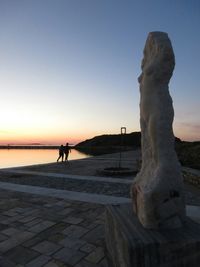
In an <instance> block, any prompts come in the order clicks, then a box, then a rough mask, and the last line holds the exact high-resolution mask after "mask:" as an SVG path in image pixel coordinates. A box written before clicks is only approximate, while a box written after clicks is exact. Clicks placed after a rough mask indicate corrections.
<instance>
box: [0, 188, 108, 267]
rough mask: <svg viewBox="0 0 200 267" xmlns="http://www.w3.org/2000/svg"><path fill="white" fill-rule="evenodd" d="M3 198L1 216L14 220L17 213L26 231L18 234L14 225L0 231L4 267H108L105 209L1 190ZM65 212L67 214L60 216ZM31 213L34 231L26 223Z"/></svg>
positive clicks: (10, 224) (0, 263)
mask: <svg viewBox="0 0 200 267" xmlns="http://www.w3.org/2000/svg"><path fill="white" fill-rule="evenodd" d="M0 195H1V204H0V216H1V215H2V214H4V213H6V214H7V215H4V216H6V217H7V218H13V217H15V216H13V212H16V217H17V216H18V215H20V216H24V220H23V219H19V221H18V223H19V224H20V225H21V226H26V228H27V230H26V231H22V230H19V229H18V228H15V227H14V224H15V223H16V222H13V221H8V224H7V225H3V226H4V227H3V228H2V229H1V228H0V229H1V230H0V235H1V236H2V237H3V238H2V239H0V253H1V254H0V255H1V257H0V266H1V267H14V266H15V267H17V266H18V267H20V266H21V267H22V266H23V267H40V266H46V267H55V266H59V267H60V266H63V267H64V266H65V267H67V266H69V267H73V266H87V267H90V266H93V267H94V266H96V267H108V266H107V259H106V257H105V255H104V250H105V242H104V235H102V232H101V231H102V230H100V228H99V227H101V229H103V228H104V226H103V224H104V210H105V207H104V206H103V205H100V204H94V203H86V202H80V201H70V200H64V199H62V200H61V199H60V198H55V197H47V196H42V197H41V196H40V195H34V194H31V193H28V194H27V193H21V192H16V191H9V190H2V189H0ZM13 200H14V201H13ZM11 204H12V205H11ZM58 207H59V209H58ZM66 208H67V209H68V212H67V214H65V212H63V214H61V213H62V211H63V210H65V209H66ZM31 212H34V214H35V216H33V217H32V222H34V221H37V223H36V224H35V227H34V225H31V224H30V222H31V221H29V220H28V222H27V220H26V219H25V218H28V217H29V216H30V215H29V214H31ZM52 213H53V215H54V219H52V220H51V221H48V220H47V215H48V214H52ZM87 213H88V216H87ZM27 214H28V215H27ZM29 218H30V217H29ZM77 218H78V219H77ZM0 225H1V223H0ZM91 225H92V226H93V227H91ZM90 232H91V235H89V233H90ZM98 232H99V234H98ZM91 236H93V238H91ZM84 237H85V238H84Z"/></svg>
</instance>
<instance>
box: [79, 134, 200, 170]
mask: <svg viewBox="0 0 200 267" xmlns="http://www.w3.org/2000/svg"><path fill="white" fill-rule="evenodd" d="M140 147H141V132H133V133H129V134H124V135H121V134H105V135H99V136H95V137H93V138H91V139H87V140H85V141H83V142H81V143H79V144H77V145H76V146H75V148H76V149H77V150H79V151H82V152H84V153H87V154H90V155H94V156H96V155H102V154H109V153H115V152H120V151H129V150H135V149H139V148H140ZM175 149H176V152H177V155H178V158H179V161H180V162H181V164H182V165H183V166H187V167H190V168H195V169H200V141H196V142H187V141H182V140H181V139H180V138H177V137H175Z"/></svg>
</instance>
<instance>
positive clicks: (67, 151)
mask: <svg viewBox="0 0 200 267" xmlns="http://www.w3.org/2000/svg"><path fill="white" fill-rule="evenodd" d="M69 152H71V149H70V146H69V144H68V143H66V146H65V147H64V153H65V161H68V156H69Z"/></svg>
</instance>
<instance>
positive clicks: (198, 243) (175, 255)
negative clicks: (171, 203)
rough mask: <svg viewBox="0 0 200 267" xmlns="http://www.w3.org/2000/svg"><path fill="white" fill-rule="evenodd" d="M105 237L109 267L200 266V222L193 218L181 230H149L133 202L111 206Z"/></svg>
mask: <svg viewBox="0 0 200 267" xmlns="http://www.w3.org/2000/svg"><path fill="white" fill-rule="evenodd" d="M105 236H106V246H107V256H108V258H109V260H110V264H109V267H110V266H114V267H144V266H145V267H150V266H151V267H158V266H159V267H183V266H184V267H199V266H200V225H199V224H198V223H195V222H193V221H192V220H191V219H189V218H188V219H187V221H186V223H185V225H184V227H182V228H179V229H173V230H162V231H156V230H148V229H145V228H144V227H143V226H142V225H141V223H140V222H139V221H138V219H137V217H136V215H135V214H134V213H133V211H132V205H131V204H123V205H115V206H108V207H107V210H106V224H105Z"/></svg>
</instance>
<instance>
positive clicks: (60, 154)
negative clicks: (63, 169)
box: [57, 145, 64, 162]
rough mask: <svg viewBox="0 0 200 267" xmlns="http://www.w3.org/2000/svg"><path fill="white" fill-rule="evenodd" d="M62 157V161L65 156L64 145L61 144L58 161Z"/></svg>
mask: <svg viewBox="0 0 200 267" xmlns="http://www.w3.org/2000/svg"><path fill="white" fill-rule="evenodd" d="M60 158H61V159H62V161H63V158H64V146H63V145H61V146H60V147H59V157H58V159H57V162H58V161H59V159H60Z"/></svg>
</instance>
